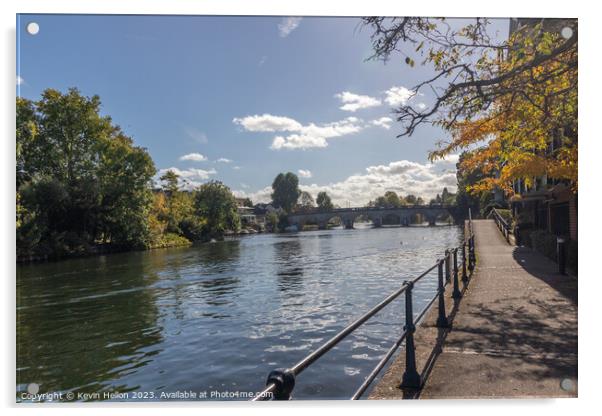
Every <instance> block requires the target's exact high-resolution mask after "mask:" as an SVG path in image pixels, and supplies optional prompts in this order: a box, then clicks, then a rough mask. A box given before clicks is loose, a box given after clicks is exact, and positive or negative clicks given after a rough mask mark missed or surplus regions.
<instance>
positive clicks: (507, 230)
mask: <svg viewBox="0 0 602 416" xmlns="http://www.w3.org/2000/svg"><path fill="white" fill-rule="evenodd" d="M491 214H492V216H493V219H494V221H495V223H496V225H497V227H498V228H499V229H500V231H501V232H502V234H503V235H504V238H505V239H506V241H507V242H508V243H509V242H510V234H512V227H511V226H510V225H509V224H508V222H507V221H506V220H505V219H504V217H502V215H501V214H500V213H499V212H498V211H497V209H495V208H493V209H492V210H491Z"/></svg>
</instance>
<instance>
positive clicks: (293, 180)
mask: <svg viewBox="0 0 602 416" xmlns="http://www.w3.org/2000/svg"><path fill="white" fill-rule="evenodd" d="M272 189H273V192H272V201H273V203H274V206H276V207H278V208H282V209H283V210H284V211H285V212H287V213H290V212H292V210H293V208H294V207H295V204H296V203H297V200H298V199H299V194H300V190H299V178H298V177H297V175H295V174H294V173H292V172H287V173H279V174H278V176H276V178H275V179H274V182H273V183H272Z"/></svg>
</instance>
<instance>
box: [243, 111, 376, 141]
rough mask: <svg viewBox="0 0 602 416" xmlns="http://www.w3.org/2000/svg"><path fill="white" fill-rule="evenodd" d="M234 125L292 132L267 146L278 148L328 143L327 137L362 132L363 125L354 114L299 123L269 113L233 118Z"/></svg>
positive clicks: (260, 129)
mask: <svg viewBox="0 0 602 416" xmlns="http://www.w3.org/2000/svg"><path fill="white" fill-rule="evenodd" d="M232 121H233V122H234V123H235V124H238V125H240V126H242V127H243V128H244V129H245V130H247V131H251V132H275V131H280V132H291V133H293V134H289V135H287V136H285V135H278V136H276V137H274V139H273V140H272V145H271V146H270V148H271V149H273V150H280V149H309V148H320V147H326V146H328V142H327V140H326V139H330V138H333V137H340V136H345V135H348V134H353V133H357V132H359V131H361V130H362V129H364V128H365V124H364V123H363V122H362V120H360V119H358V118H357V117H347V118H345V119H343V120H339V121H334V122H331V123H324V124H320V125H317V124H314V123H309V124H307V125H302V124H301V123H299V122H298V121H296V120H293V119H292V118H289V117H282V116H274V115H271V114H263V115H253V116H246V117H243V118H234V119H233V120H232Z"/></svg>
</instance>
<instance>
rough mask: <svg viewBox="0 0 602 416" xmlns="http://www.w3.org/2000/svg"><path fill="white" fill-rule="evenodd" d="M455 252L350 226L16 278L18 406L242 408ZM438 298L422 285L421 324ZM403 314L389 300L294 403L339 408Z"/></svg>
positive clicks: (431, 231) (105, 260) (421, 230)
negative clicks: (250, 395) (269, 382)
mask: <svg viewBox="0 0 602 416" xmlns="http://www.w3.org/2000/svg"><path fill="white" fill-rule="evenodd" d="M461 239H462V231H461V229H460V228H459V227H450V226H446V227H405V228H379V229H371V228H368V227H367V226H366V227H363V228H362V227H361V225H358V229H355V230H342V229H339V230H325V231H309V232H303V233H295V234H263V235H253V236H246V237H242V238H238V239H233V240H228V241H224V242H218V243H211V244H204V245H199V246H195V247H190V248H174V249H160V250H152V251H145V252H131V253H122V254H112V255H106V256H98V257H89V258H83V259H73V260H65V261H60V262H53V263H44V264H33V265H19V266H17V398H18V400H20V397H22V392H24V391H26V390H27V387H28V385H30V383H36V384H37V385H39V393H44V392H49V393H50V392H63V393H66V392H72V393H75V394H77V393H89V394H90V395H91V396H86V397H87V398H88V399H90V400H96V399H98V397H97V396H94V394H96V393H100V394H102V393H104V392H128V394H130V395H129V396H128V398H129V399H130V400H131V399H132V396H133V395H135V393H136V392H137V393H139V394H138V399H152V400H160V399H161V393H164V394H165V393H175V392H183V391H193V392H198V393H201V394H202V392H205V394H206V395H207V396H206V397H207V399H211V398H213V399H215V398H217V397H218V393H219V394H221V395H222V396H221V398H222V399H227V400H237V399H238V400H240V399H241V395H239V396H238V397H236V396H235V394H236V393H235V392H242V393H239V394H245V392H249V391H251V392H254V391H259V390H261V389H262V388H263V387H264V385H265V379H266V376H267V374H268V373H269V371H271V370H272V369H274V368H278V367H290V366H292V365H293V364H295V363H296V362H297V361H299V360H300V359H301V358H303V357H304V356H305V355H307V354H308V353H310V352H311V351H312V350H314V349H316V348H317V347H318V346H320V345H321V344H322V343H323V342H324V341H326V340H327V339H329V338H330V337H332V336H333V335H334V334H336V333H337V332H338V331H340V330H341V329H342V328H344V327H345V326H346V325H347V324H349V323H350V322H351V321H353V320H354V319H355V318H357V317H358V316H360V315H361V314H362V313H364V312H365V311H367V310H368V309H370V308H371V307H372V306H374V305H375V304H377V303H378V302H379V301H381V300H382V299H383V298H384V297H386V295H388V294H389V293H391V292H392V291H394V290H396V289H397V288H399V287H400V285H401V284H402V282H403V280H404V279H408V278H412V277H415V276H417V275H419V274H420V273H421V272H423V271H424V270H426V269H427V268H429V267H430V266H432V265H433V264H434V262H435V259H436V258H438V257H441V256H442V254H443V251H444V250H445V248H448V247H452V246H457V245H458V244H459V242H460V241H461ZM435 290H436V275H435V274H431V275H429V276H428V277H427V278H425V279H424V280H423V281H421V282H420V283H419V284H417V286H416V287H415V290H414V296H415V306H414V310H415V312H416V313H418V312H419V311H420V310H421V308H422V306H423V305H425V304H426V303H427V302H428V300H430V299H431V298H432V296H433V295H434V293H435ZM401 298H403V297H401ZM403 307H404V303H403V300H402V299H399V300H396V301H395V302H393V303H392V304H390V305H389V306H388V307H386V308H385V309H384V310H383V311H381V312H380V313H379V314H377V315H376V316H375V317H374V318H373V319H371V320H370V321H368V322H367V323H366V324H365V325H364V326H363V327H361V328H360V329H359V330H357V331H356V332H355V333H353V334H352V335H350V336H349V337H348V338H347V339H345V340H344V341H343V342H342V343H341V344H339V346H338V347H336V348H335V349H334V350H332V351H330V352H329V353H327V354H326V355H324V356H323V357H322V358H320V359H319V360H318V361H317V362H316V363H315V364H314V365H312V366H310V367H309V368H308V369H307V370H305V371H304V372H303V373H302V374H301V375H300V376H299V377H298V378H297V382H296V387H295V390H294V398H295V399H348V398H349V397H350V396H351V395H352V394H353V393H354V391H355V390H356V389H357V387H359V385H360V384H361V383H362V381H363V379H364V377H366V376H367V375H368V374H369V373H370V371H371V370H372V368H373V367H374V366H375V365H376V363H377V362H378V360H379V359H380V358H381V357H382V356H383V355H384V353H385V352H386V351H387V349H388V348H389V346H390V345H391V343H392V342H393V341H394V340H395V339H396V338H397V337H398V336H399V334H400V333H401V331H402V327H403ZM400 377H401V375H400ZM215 392H217V393H215ZM212 395H213V397H212ZM101 397H102V396H101ZM76 399H77V396H76ZM80 400H84V399H82V398H81V397H80Z"/></svg>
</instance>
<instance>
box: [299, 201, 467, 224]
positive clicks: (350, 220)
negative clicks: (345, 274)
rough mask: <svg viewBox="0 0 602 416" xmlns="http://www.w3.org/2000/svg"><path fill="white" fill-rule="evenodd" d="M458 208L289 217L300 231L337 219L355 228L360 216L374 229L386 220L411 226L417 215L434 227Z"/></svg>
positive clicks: (374, 209)
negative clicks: (441, 218)
mask: <svg viewBox="0 0 602 416" xmlns="http://www.w3.org/2000/svg"><path fill="white" fill-rule="evenodd" d="M455 209H456V207H455V206H453V205H406V206H402V207H397V208H385V207H357V208H335V209H332V210H328V211H320V210H317V209H316V210H309V211H304V212H297V213H294V214H291V215H289V216H288V220H289V224H291V225H296V226H297V228H298V229H299V230H301V229H303V227H304V226H305V225H306V224H310V223H313V224H317V225H318V227H319V228H321V229H324V228H326V226H327V224H328V222H329V221H330V220H331V219H332V218H335V217H339V218H340V219H341V222H342V224H343V225H344V226H345V228H353V225H354V222H355V220H356V219H357V217H359V216H364V217H366V218H367V219H369V220H370V221H372V223H373V225H374V227H380V226H381V225H382V224H383V223H385V222H386V221H385V220H386V219H392V218H394V221H395V223H397V224H399V225H406V226H407V225H409V224H410V223H411V219H412V217H413V216H414V215H416V214H421V215H422V216H423V218H425V219H426V220H427V221H428V223H429V225H434V224H435V221H436V219H437V218H438V217H441V216H445V215H447V216H449V215H451V216H452V217H454V218H455V216H454V213H455Z"/></svg>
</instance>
